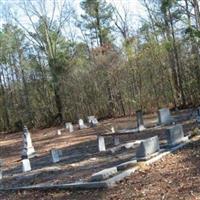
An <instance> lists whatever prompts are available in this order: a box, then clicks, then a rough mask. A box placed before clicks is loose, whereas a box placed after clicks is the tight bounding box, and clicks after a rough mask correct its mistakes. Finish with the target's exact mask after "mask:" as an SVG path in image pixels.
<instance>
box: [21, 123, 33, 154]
mask: <svg viewBox="0 0 200 200" xmlns="http://www.w3.org/2000/svg"><path fill="white" fill-rule="evenodd" d="M34 154H35V149H34V147H33V145H32V140H31V134H30V132H29V131H28V128H27V127H26V126H25V127H24V130H23V150H22V158H31V157H33V156H34Z"/></svg>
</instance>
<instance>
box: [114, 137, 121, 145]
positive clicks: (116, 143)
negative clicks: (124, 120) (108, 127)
mask: <svg viewBox="0 0 200 200" xmlns="http://www.w3.org/2000/svg"><path fill="white" fill-rule="evenodd" d="M113 140H114V145H115V146H117V145H119V144H120V141H119V136H118V135H115V136H114V137H113Z"/></svg>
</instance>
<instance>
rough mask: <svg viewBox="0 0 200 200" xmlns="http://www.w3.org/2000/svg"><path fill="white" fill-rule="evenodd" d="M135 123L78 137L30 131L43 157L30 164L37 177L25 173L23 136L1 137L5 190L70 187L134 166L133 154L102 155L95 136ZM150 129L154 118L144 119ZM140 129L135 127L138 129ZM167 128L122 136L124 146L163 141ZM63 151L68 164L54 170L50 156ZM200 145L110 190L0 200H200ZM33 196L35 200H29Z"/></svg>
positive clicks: (188, 126)
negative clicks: (130, 163)
mask: <svg viewBox="0 0 200 200" xmlns="http://www.w3.org/2000/svg"><path fill="white" fill-rule="evenodd" d="M190 114H191V113H190V112H189V111H182V112H179V113H175V115H174V116H175V118H176V120H177V122H178V123H182V124H183V125H184V132H185V134H186V135H187V134H188V131H190V130H192V129H193V128H194V127H195V124H194V121H192V120H189V117H190ZM131 121H133V119H132V118H120V119H115V120H114V119H110V120H107V121H104V122H101V125H100V126H99V127H97V128H96V129H92V128H88V129H85V130H77V131H75V132H74V133H67V132H64V133H63V134H62V135H61V136H58V135H57V134H56V130H57V129H58V128H50V129H44V130H38V131H31V133H32V140H33V144H34V147H35V149H36V151H37V154H38V157H37V158H33V159H31V163H32V168H33V171H32V172H30V173H27V174H22V173H21V162H20V148H21V146H22V138H21V136H22V133H15V134H9V135H6V136H0V148H1V149H0V150H1V157H2V158H3V160H4V174H5V176H6V177H5V178H4V180H3V184H4V186H5V187H10V186H19V185H31V184H37V183H45V184H46V183H50V184H55V183H69V182H74V181H80V180H85V179H87V178H88V177H89V176H90V175H91V174H92V173H94V172H97V171H100V170H101V169H104V168H106V167H110V166H114V165H116V164H118V163H121V162H124V161H126V160H129V159H130V158H132V157H133V155H134V149H132V150H126V151H121V152H117V153H115V154H101V153H99V152H98V149H97V141H96V138H97V137H96V136H97V135H98V134H99V133H101V132H105V127H109V126H110V124H120V125H121V127H123V125H124V126H125V127H127V123H129V124H130V122H131ZM145 124H146V125H147V126H148V125H149V126H154V125H155V116H153V115H149V116H145ZM134 126H135V124H134V123H133V127H134ZM166 128H167V127H159V128H148V129H147V130H145V131H143V132H140V133H135V134H132V135H126V136H125V135H124V136H120V141H122V142H123V143H124V142H130V141H135V140H137V139H144V138H148V137H151V136H153V135H158V136H159V138H160V139H161V140H162V139H164V134H163V133H164V130H165V129H166ZM111 139H112V138H108V139H107V147H109V148H110V147H112V146H113V144H112V140H111ZM52 148H59V149H62V150H63V155H64V158H63V160H62V162H60V163H58V164H56V165H55V164H52V163H51V158H50V155H49V151H50V149H52ZM199 157H200V142H199V141H196V142H194V143H192V144H189V145H187V146H186V147H185V148H184V149H182V150H180V151H178V152H176V153H174V154H172V155H169V156H167V157H165V158H164V159H162V160H160V161H159V162H156V163H155V164H154V165H151V166H150V167H148V168H147V167H142V169H141V170H139V171H137V172H136V173H134V174H133V175H132V176H131V177H129V178H127V179H126V180H124V181H122V182H121V183H120V184H118V185H117V187H115V188H113V189H109V190H93V191H76V192H72V191H48V192H38V191H37V192H36V191H32V192H27V191H24V192H17V193H9V194H6V193H3V194H0V199H36V198H37V199H38V198H39V199H85V198H87V199H88V200H90V199H113V200H115V199H200V186H199V184H200V178H199V175H200V168H199V166H200V160H199ZM30 196H31V198H30Z"/></svg>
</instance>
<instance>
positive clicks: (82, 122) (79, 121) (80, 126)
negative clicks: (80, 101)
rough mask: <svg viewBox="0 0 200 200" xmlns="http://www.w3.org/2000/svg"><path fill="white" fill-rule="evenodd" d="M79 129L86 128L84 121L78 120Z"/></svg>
mask: <svg viewBox="0 0 200 200" xmlns="http://www.w3.org/2000/svg"><path fill="white" fill-rule="evenodd" d="M78 124H79V128H80V129H84V128H87V126H86V125H85V124H84V121H83V120H82V119H79V120H78Z"/></svg>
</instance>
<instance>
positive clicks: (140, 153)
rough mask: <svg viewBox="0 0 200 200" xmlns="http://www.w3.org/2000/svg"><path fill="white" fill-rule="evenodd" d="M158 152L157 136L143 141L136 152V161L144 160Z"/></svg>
mask: <svg viewBox="0 0 200 200" xmlns="http://www.w3.org/2000/svg"><path fill="white" fill-rule="evenodd" d="M159 150H160V145H159V139H158V136H154V137H151V138H148V139H145V140H143V141H142V142H141V143H140V145H139V147H138V148H137V150H136V157H137V160H146V159H148V158H149V157H150V156H151V155H152V154H154V153H156V152H158V151H159Z"/></svg>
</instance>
